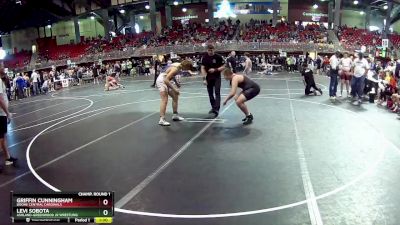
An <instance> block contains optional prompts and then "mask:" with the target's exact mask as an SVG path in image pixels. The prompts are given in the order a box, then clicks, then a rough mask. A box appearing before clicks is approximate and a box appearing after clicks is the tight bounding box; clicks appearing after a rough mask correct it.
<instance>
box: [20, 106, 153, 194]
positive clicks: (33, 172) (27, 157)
mask: <svg viewBox="0 0 400 225" xmlns="http://www.w3.org/2000/svg"><path fill="white" fill-rule="evenodd" d="M157 113H158V112H154V113H151V114H148V115H146V116H144V117H141V118H140V119H137V120H135V121H133V122H130V123H128V124H126V125H125V126H122V127H120V128H118V129H116V130H113V131H111V132H109V133H107V134H105V135H103V136H101V137H98V138H96V139H95V140H93V141H90V142H88V143H86V144H84V145H82V146H79V147H77V148H75V149H73V150H71V151H68V152H67V153H65V154H63V155H60V156H59V157H57V158H55V159H53V160H51V161H49V162H47V163H45V164H42V165H41V166H39V167H37V168H36V169H40V168H43V167H46V166H48V165H50V164H53V163H54V162H56V161H58V160H60V159H62V158H65V157H67V156H68V155H71V154H72V153H74V152H77V151H79V150H81V149H84V148H85V147H87V146H89V145H92V144H94V143H96V142H98V141H100V140H102V139H104V138H106V137H108V136H111V135H113V134H115V133H117V132H119V131H121V130H123V129H125V128H127V127H129V126H132V125H134V124H136V123H139V122H141V121H143V120H145V119H147V118H149V117H150V116H153V115H155V114H157ZM61 122H64V121H61ZM61 122H58V123H56V124H54V125H52V126H50V127H48V128H46V129H44V130H42V131H41V132H39V133H38V134H37V135H36V136H35V137H34V138H33V139H32V140H31V142H30V143H29V145H28V148H27V151H26V161H27V163H28V167H29V170H30V171H31V172H32V174H33V175H34V176H35V177H36V179H38V180H39V181H40V182H41V183H43V184H47V185H46V186H47V187H52V188H51V189H52V190H54V191H56V192H60V190H59V189H57V188H55V187H54V186H51V185H50V184H49V183H47V182H46V181H45V180H43V179H42V178H41V177H40V176H39V175H38V174H37V173H36V171H35V169H33V167H32V164H31V159H30V154H29V152H30V150H31V147H32V144H33V142H35V140H36V139H37V138H38V137H39V136H40V135H41V134H43V133H44V132H46V131H47V130H48V129H50V128H52V127H53V126H55V125H58V124H60V123H61Z"/></svg>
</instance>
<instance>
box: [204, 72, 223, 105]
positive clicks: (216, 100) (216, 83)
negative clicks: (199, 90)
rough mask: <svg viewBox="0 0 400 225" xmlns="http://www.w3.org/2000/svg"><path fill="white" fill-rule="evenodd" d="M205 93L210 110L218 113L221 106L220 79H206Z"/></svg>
mask: <svg viewBox="0 0 400 225" xmlns="http://www.w3.org/2000/svg"><path fill="white" fill-rule="evenodd" d="M207 91H208V97H209V98H210V104H211V107H212V109H213V110H214V111H216V112H219V108H220V106H221V77H217V78H211V79H209V78H207ZM214 92H215V97H214Z"/></svg>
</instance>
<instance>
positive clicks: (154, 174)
mask: <svg viewBox="0 0 400 225" xmlns="http://www.w3.org/2000/svg"><path fill="white" fill-rule="evenodd" d="M233 103H234V102H231V103H230V104H229V105H228V106H227V107H225V109H224V110H223V111H222V112H221V114H220V115H223V114H224V113H225V112H226V111H227V110H228V109H229V108H230V107H231V106H232V105H233ZM213 123H214V121H209V122H208V124H207V125H205V126H204V127H203V128H202V129H201V130H200V131H199V132H197V133H196V134H195V135H194V136H193V137H192V138H191V139H190V140H189V141H188V142H186V143H185V144H184V145H183V146H182V147H181V148H180V149H179V150H178V151H177V152H175V154H173V155H172V156H171V157H170V158H169V159H168V160H167V161H165V162H164V163H163V164H161V166H160V167H158V168H157V169H156V170H155V171H153V172H152V173H151V174H150V175H149V176H147V177H146V179H144V180H143V181H142V182H140V184H138V185H137V186H136V187H134V188H133V189H132V190H131V191H129V192H128V193H127V194H126V195H124V196H123V197H122V198H121V199H120V200H118V202H116V203H115V207H116V208H121V207H123V206H124V205H125V204H126V203H128V202H129V201H130V200H131V199H132V198H134V197H135V196H136V195H137V194H139V193H140V192H141V191H142V190H143V189H145V188H146V187H147V185H149V184H150V183H151V182H152V181H153V180H154V179H156V178H157V177H158V175H160V174H161V173H162V172H163V171H164V170H165V169H166V168H167V167H168V166H169V165H171V164H172V163H173V162H175V160H176V159H177V158H178V157H179V156H180V155H182V153H183V152H185V151H186V150H187V149H188V148H189V147H190V146H191V145H192V144H193V142H194V141H195V140H196V139H197V138H199V137H200V136H201V135H202V134H203V133H204V132H206V130H207V129H208V128H210V127H211V125H212V124H213Z"/></svg>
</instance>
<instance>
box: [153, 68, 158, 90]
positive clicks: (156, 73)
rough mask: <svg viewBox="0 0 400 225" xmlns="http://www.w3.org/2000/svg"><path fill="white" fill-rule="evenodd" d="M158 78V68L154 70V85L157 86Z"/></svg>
mask: <svg viewBox="0 0 400 225" xmlns="http://www.w3.org/2000/svg"><path fill="white" fill-rule="evenodd" d="M157 78H158V72H157V70H156V71H154V82H153V86H156V81H157Z"/></svg>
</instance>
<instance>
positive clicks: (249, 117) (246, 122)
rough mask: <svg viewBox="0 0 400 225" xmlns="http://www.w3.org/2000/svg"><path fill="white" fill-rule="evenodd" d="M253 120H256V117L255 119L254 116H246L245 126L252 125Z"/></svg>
mask: <svg viewBox="0 0 400 225" xmlns="http://www.w3.org/2000/svg"><path fill="white" fill-rule="evenodd" d="M253 119H254V117H253V115H252V114H250V115H248V116H246V119H245V121H244V122H243V125H249V124H251V123H252V122H253Z"/></svg>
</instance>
